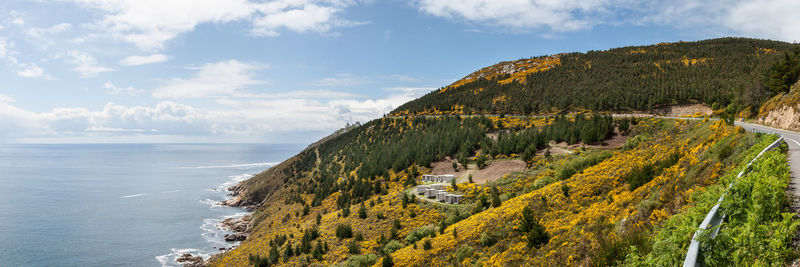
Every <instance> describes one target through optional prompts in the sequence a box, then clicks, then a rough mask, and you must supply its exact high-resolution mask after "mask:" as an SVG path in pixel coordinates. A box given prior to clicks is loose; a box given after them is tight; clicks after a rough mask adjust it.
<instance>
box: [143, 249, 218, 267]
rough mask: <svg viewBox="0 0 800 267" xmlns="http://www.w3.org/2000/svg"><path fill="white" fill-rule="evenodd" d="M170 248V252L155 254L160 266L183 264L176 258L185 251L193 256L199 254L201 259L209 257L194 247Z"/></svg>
mask: <svg viewBox="0 0 800 267" xmlns="http://www.w3.org/2000/svg"><path fill="white" fill-rule="evenodd" d="M170 250H171V252H170V253H169V254H164V255H160V256H156V260H157V261H158V263H160V264H161V266H164V267H166V266H183V264H179V263H178V258H180V257H181V255H183V254H187V253H188V254H192V255H194V256H200V257H202V258H203V260H206V259H208V258H209V257H211V255H209V254H207V253H203V252H202V251H201V250H199V249H196V248H171V249H170Z"/></svg>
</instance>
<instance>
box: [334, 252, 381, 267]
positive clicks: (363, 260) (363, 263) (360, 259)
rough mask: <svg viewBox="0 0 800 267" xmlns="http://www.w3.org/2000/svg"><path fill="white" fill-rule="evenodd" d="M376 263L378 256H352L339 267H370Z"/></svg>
mask: <svg viewBox="0 0 800 267" xmlns="http://www.w3.org/2000/svg"><path fill="white" fill-rule="evenodd" d="M376 262H378V256H376V255H375V254H366V255H353V256H350V257H349V258H347V260H346V261H345V262H343V263H342V264H340V265H339V266H341V267H367V266H372V265H374V264H375V263H376Z"/></svg>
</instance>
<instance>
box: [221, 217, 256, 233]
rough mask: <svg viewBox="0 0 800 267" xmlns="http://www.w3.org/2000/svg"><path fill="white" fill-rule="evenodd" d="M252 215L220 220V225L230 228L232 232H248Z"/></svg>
mask: <svg viewBox="0 0 800 267" xmlns="http://www.w3.org/2000/svg"><path fill="white" fill-rule="evenodd" d="M252 220H253V217H252V216H251V215H249V214H248V215H245V216H242V217H239V218H228V219H225V220H224V221H222V223H220V225H221V226H222V227H223V228H227V229H230V230H231V231H233V232H237V233H245V232H250V225H251V221H252Z"/></svg>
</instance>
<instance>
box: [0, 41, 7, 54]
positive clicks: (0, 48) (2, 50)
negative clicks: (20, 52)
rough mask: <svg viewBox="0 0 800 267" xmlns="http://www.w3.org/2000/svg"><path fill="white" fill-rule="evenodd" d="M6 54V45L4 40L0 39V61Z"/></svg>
mask: <svg viewBox="0 0 800 267" xmlns="http://www.w3.org/2000/svg"><path fill="white" fill-rule="evenodd" d="M6 53H8V43H7V42H6V39H5V38H3V37H0V59H2V58H6Z"/></svg>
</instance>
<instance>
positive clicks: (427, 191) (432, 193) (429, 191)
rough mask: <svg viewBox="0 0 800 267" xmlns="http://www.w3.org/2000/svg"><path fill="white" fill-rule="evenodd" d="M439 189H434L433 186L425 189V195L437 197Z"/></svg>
mask: <svg viewBox="0 0 800 267" xmlns="http://www.w3.org/2000/svg"><path fill="white" fill-rule="evenodd" d="M438 191H439V190H436V189H433V188H428V189H425V197H427V198H435V197H436V193H437V192H438Z"/></svg>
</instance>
